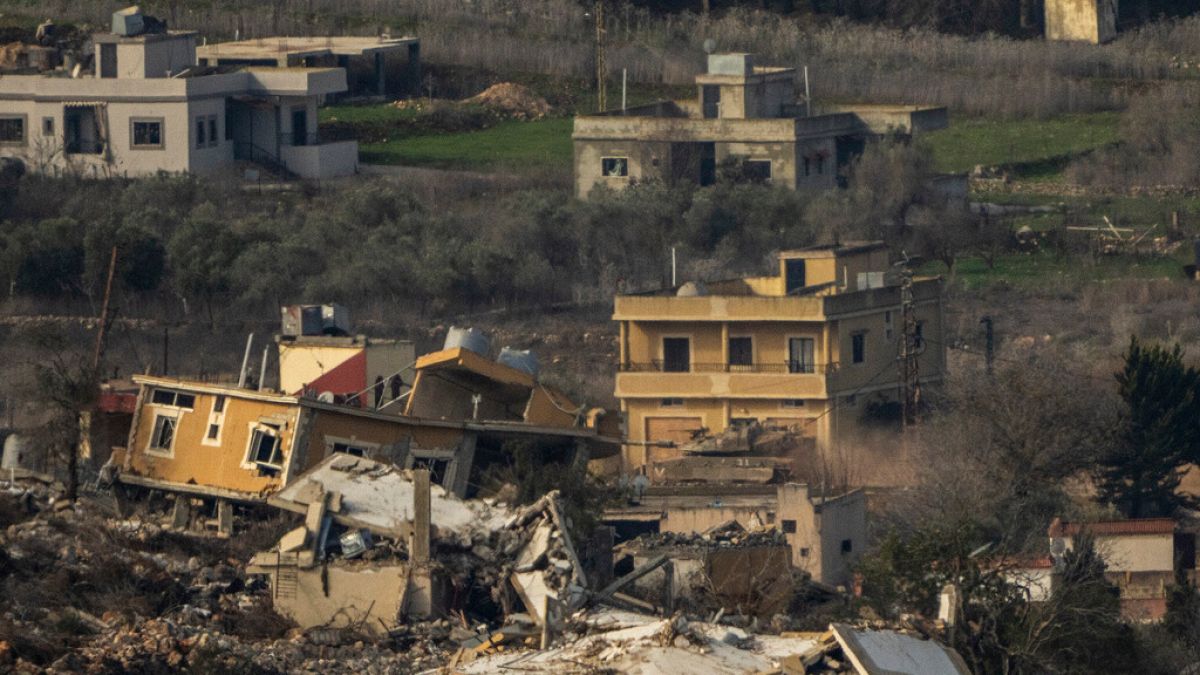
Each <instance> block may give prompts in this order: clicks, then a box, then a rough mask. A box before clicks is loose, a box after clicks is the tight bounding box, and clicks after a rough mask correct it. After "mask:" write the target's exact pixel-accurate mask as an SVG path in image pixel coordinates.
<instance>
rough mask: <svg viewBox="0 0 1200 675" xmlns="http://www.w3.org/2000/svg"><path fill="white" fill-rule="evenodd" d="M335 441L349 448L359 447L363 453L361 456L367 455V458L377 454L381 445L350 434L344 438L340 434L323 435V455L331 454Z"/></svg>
mask: <svg viewBox="0 0 1200 675" xmlns="http://www.w3.org/2000/svg"><path fill="white" fill-rule="evenodd" d="M337 443H341V444H342V445H345V446H348V447H351V448H360V449H362V451H363V454H362V455H361V456H362V457H367V458H371V457H375V456H377V455H378V454H379V448H380V447H381V446H380V444H379V443H372V442H370V441H360V440H358V439H357V438H355V437H354V436H351V437H350V438H344V437H341V436H326V437H325V456H326V457H328V456H330V455H332V454H333V452H334V451H333V446H334V445H335V444H337Z"/></svg>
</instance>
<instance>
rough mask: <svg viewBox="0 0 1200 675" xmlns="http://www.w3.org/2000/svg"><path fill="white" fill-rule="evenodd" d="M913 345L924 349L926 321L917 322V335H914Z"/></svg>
mask: <svg viewBox="0 0 1200 675" xmlns="http://www.w3.org/2000/svg"><path fill="white" fill-rule="evenodd" d="M913 346H914V347H916V348H917V349H922V348H924V347H925V322H924V321H918V322H917V330H916V335H914V336H913Z"/></svg>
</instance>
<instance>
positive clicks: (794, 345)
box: [788, 338, 816, 373]
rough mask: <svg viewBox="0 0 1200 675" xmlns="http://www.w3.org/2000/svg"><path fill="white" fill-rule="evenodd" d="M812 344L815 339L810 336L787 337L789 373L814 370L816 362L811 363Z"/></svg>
mask: <svg viewBox="0 0 1200 675" xmlns="http://www.w3.org/2000/svg"><path fill="white" fill-rule="evenodd" d="M814 345H815V341H814V340H813V339H812V338H788V372H789V373H812V372H815V371H816V364H814V363H813V351H814V350H813V347H814Z"/></svg>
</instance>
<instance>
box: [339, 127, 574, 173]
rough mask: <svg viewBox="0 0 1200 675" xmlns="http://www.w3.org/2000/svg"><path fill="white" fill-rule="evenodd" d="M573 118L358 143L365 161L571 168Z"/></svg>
mask: <svg viewBox="0 0 1200 675" xmlns="http://www.w3.org/2000/svg"><path fill="white" fill-rule="evenodd" d="M571 124H572V121H571V118H569V117H556V118H551V119H546V120H537V121H533V122H521V121H516V120H510V121H506V122H501V123H499V124H498V125H496V126H494V127H492V128H490V129H484V130H482V131H470V132H466V133H460V134H433V135H428V136H413V137H409V138H401V139H397V140H394V141H387V142H382V143H367V144H364V145H362V147H361V149H360V151H359V154H360V156H361V158H362V161H363V162H366V163H368V164H401V165H406V166H422V167H429V168H436V169H461V170H469V171H489V170H500V169H503V170H517V171H520V170H534V169H561V170H563V171H568V172H569V171H570V170H571V153H572V149H571Z"/></svg>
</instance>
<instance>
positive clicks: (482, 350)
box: [442, 326, 492, 356]
mask: <svg viewBox="0 0 1200 675" xmlns="http://www.w3.org/2000/svg"><path fill="white" fill-rule="evenodd" d="M460 347H461V348H463V349H465V350H467V351H470V352H475V353H476V354H482V355H483V356H487V355H488V353H489V352H490V351H491V350H492V344H491V341H490V340H488V338H487V336H486V335H484V334H483V331H481V330H479V329H477V328H459V327H458V326H450V330H449V331H447V332H446V342H445V344H443V345H442V349H458V348H460Z"/></svg>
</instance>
